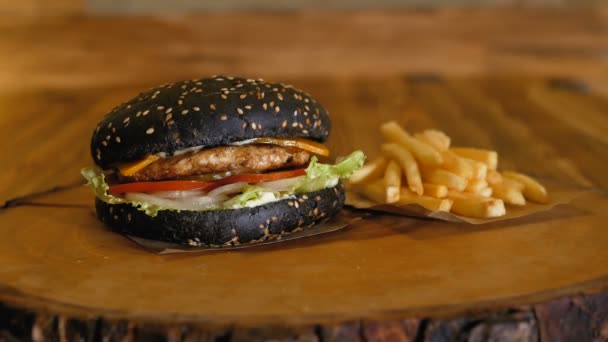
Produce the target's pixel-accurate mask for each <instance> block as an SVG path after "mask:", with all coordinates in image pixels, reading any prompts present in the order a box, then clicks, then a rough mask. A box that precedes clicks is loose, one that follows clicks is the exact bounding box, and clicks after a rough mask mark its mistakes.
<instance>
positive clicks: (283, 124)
mask: <svg viewBox="0 0 608 342" xmlns="http://www.w3.org/2000/svg"><path fill="white" fill-rule="evenodd" d="M285 126H287V120H283V123H281V127H283V128H285Z"/></svg>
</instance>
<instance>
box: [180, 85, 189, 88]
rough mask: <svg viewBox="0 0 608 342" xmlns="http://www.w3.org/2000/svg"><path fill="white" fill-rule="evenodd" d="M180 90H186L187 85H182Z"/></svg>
mask: <svg viewBox="0 0 608 342" xmlns="http://www.w3.org/2000/svg"><path fill="white" fill-rule="evenodd" d="M180 88H182V89H186V88H188V85H187V84H184V85H182V86H181V87H180Z"/></svg>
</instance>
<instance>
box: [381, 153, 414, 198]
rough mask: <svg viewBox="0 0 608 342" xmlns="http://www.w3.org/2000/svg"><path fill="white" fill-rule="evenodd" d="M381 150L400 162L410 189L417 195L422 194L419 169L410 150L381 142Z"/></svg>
mask: <svg viewBox="0 0 608 342" xmlns="http://www.w3.org/2000/svg"><path fill="white" fill-rule="evenodd" d="M381 150H382V153H384V154H385V155H386V156H387V157H390V158H392V159H395V160H397V161H399V164H401V168H402V169H403V171H404V173H405V177H406V180H407V184H408V187H409V188H410V190H412V191H413V192H415V193H417V194H418V195H422V193H423V190H424V189H423V187H422V179H421V178H420V171H419V170H418V164H416V161H415V160H414V156H412V154H411V153H410V151H408V150H407V149H406V148H405V147H403V146H401V145H399V144H396V143H388V144H382V146H381Z"/></svg>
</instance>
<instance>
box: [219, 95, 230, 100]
mask: <svg viewBox="0 0 608 342" xmlns="http://www.w3.org/2000/svg"><path fill="white" fill-rule="evenodd" d="M220 97H221V98H222V99H224V100H227V99H228V96H226V94H222V95H221V96H220Z"/></svg>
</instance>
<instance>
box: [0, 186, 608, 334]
mask: <svg viewBox="0 0 608 342" xmlns="http://www.w3.org/2000/svg"><path fill="white" fill-rule="evenodd" d="M92 197H93V196H92V195H91V194H90V193H89V191H88V189H86V188H82V187H76V188H72V189H67V190H65V191H63V193H51V194H48V195H46V199H44V200H43V202H44V203H53V202H54V203H55V204H57V205H56V206H28V205H17V206H13V207H9V208H7V209H3V210H2V211H1V212H0V227H2V233H3V237H4V239H1V240H0V263H2V264H3V265H5V266H4V267H3V268H2V269H1V270H0V301H2V302H4V303H7V304H9V305H16V306H19V307H25V308H30V309H34V310H36V311H44V312H53V313H55V314H60V315H65V316H67V317H89V315H100V316H103V317H106V318H108V319H114V320H118V319H120V320H127V321H137V322H164V323H175V324H177V323H182V322H183V323H192V324H198V325H206V326H208V327H209V329H211V327H213V326H222V325H226V324H230V323H231V322H239V324H242V325H244V326H264V325H266V324H271V323H272V324H274V325H277V326H281V325H282V326H292V325H307V324H315V323H317V322H323V323H324V324H334V323H339V322H347V321H353V320H358V319H366V320H391V319H403V318H405V317H411V318H420V317H437V316H450V315H463V314H466V313H469V312H480V311H486V310H497V309H503V308H512V307H517V306H520V305H529V304H533V303H539V302H544V301H547V300H551V299H555V298H558V297H562V296H568V295H573V294H578V293H581V292H582V293H585V292H590V291H597V290H601V289H605V288H607V287H608V274H606V268H605V267H604V265H606V263H608V254H607V253H606V250H605V248H604V246H605V245H606V243H608V232H607V231H606V230H605V229H604V224H603V222H605V220H606V219H607V217H606V215H607V213H606V212H605V210H604V208H605V207H606V205H608V197H606V195H605V194H604V193H601V192H588V193H586V194H585V195H582V196H580V197H579V198H577V199H575V200H574V201H573V202H572V204H571V205H570V206H569V207H565V208H562V209H561V210H558V211H554V212H548V213H541V214H537V215H535V216H534V217H533V218H529V219H519V220H513V221H505V222H496V223H491V224H486V225H482V226H470V225H468V224H445V223H444V222H438V221H421V220H415V219H408V218H403V217H398V216H382V215H378V216H371V217H369V218H366V219H364V220H361V221H358V222H357V223H355V224H353V226H352V227H351V228H350V229H347V230H343V231H340V232H338V233H336V234H327V235H323V236H319V237H317V238H314V239H302V240H294V241H289V242H284V243H283V244H281V245H269V246H261V247H256V248H251V249H244V250H239V251H228V252H218V253H214V252H211V253H200V254H195V255H179V254H177V255H176V254H173V255H154V254H151V253H149V252H147V251H144V250H143V249H142V248H141V247H139V246H137V245H135V244H133V243H132V242H131V241H129V240H127V239H125V238H124V237H122V236H120V235H118V234H116V233H112V232H110V231H108V230H107V229H106V228H105V227H104V226H103V225H102V224H101V223H100V222H99V221H97V219H96V218H95V216H94V214H93V211H92V209H91V208H90V203H91V201H92ZM66 199H69V200H68V201H66ZM63 203H67V204H69V205H67V206H65V207H64V206H63ZM73 204H80V205H73ZM572 256H576V257H572ZM303 260H306V262H303ZM252 270H255V271H252ZM321 275H323V276H321ZM176 279H179V281H176ZM472 284H474V285H472ZM119 289H120V290H119ZM159 293H162V294H163V295H158V294H159ZM387 324H388V323H387ZM366 329H370V330H369V331H370V332H369V334H374V333H373V331H374V328H373V325H369V326H368V327H366ZM387 329H388V328H387ZM391 329H392V328H391ZM383 331H384V330H383ZM403 333H404V334H405V332H403Z"/></svg>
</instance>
